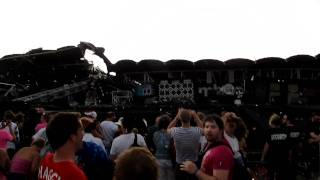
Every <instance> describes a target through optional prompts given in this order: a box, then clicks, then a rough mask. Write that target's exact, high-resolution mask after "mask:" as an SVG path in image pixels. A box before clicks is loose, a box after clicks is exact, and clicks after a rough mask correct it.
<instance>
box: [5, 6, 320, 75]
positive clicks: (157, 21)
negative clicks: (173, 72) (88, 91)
mask: <svg viewBox="0 0 320 180" xmlns="http://www.w3.org/2000/svg"><path fill="white" fill-rule="evenodd" d="M319 9H320V0H90V1H87V0H55V1H52V0H50V1H49V0H28V1H26V0H9V1H1V2H0V23H1V28H0V57H2V56H4V55H8V54H22V53H26V52H28V51H29V50H31V49H36V48H39V47H42V48H43V49H57V48H60V47H63V46H69V45H73V46H76V45H78V44H79V43H80V41H86V42H90V43H92V44H94V45H95V46H99V47H104V48H105V55H106V57H108V59H109V60H110V61H111V62H112V63H116V62H117V61H119V60H122V59H131V60H134V61H137V62H138V61H140V60H142V59H158V60H161V61H164V62H165V61H168V60H170V59H187V60H190V61H197V60H200V59H219V60H222V61H225V60H228V59H232V58H248V59H252V60H256V59H259V58H264V57H282V58H287V57H290V56H292V55H297V54H308V55H312V56H315V55H317V54H319V53H320V23H319V21H320V20H319V19H320V11H319ZM86 58H87V59H89V60H92V62H93V63H94V64H96V65H97V66H99V67H100V68H101V69H103V70H104V69H105V65H104V64H103V62H102V60H101V59H100V58H97V57H95V56H93V55H91V53H88V54H87V56H86Z"/></svg>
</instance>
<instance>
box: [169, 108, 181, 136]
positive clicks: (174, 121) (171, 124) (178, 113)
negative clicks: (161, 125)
mask: <svg viewBox="0 0 320 180" xmlns="http://www.w3.org/2000/svg"><path fill="white" fill-rule="evenodd" d="M180 111H181V109H179V110H178V112H177V115H176V117H175V118H174V119H173V120H172V121H171V122H170V124H169V125H168V128H167V131H168V133H169V134H170V132H171V128H173V127H176V125H177V122H178V121H179V120H180Z"/></svg>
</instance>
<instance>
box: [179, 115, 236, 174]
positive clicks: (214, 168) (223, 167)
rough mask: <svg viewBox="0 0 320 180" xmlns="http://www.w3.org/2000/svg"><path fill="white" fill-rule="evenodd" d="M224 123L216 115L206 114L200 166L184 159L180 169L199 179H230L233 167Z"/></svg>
mask: <svg viewBox="0 0 320 180" xmlns="http://www.w3.org/2000/svg"><path fill="white" fill-rule="evenodd" d="M223 129H224V125H223V121H222V119H221V118H220V117H219V116H217V115H208V116H207V117H206V118H205V120H204V135H205V137H206V139H207V142H208V143H207V144H206V148H205V151H204V153H205V154H204V156H203V159H202V162H201V168H200V169H198V168H197V166H196V164H195V163H194V162H192V161H184V162H183V163H182V164H181V165H180V169H181V170H182V171H185V172H187V173H189V174H193V175H195V176H196V177H197V178H198V179H201V180H231V179H232V174H233V167H234V159H233V153H232V149H231V148H230V147H229V145H228V143H227V142H226V141H225V140H224V137H223V133H224V130H223Z"/></svg>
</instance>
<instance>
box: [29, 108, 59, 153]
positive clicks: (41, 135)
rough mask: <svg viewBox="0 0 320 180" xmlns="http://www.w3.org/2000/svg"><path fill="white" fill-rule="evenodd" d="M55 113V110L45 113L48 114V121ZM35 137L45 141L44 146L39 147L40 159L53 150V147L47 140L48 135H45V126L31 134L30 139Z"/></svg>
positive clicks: (33, 139)
mask: <svg viewBox="0 0 320 180" xmlns="http://www.w3.org/2000/svg"><path fill="white" fill-rule="evenodd" d="M55 114H56V112H50V113H47V115H48V123H49V122H50V121H51V119H52V118H53V117H54V115H55ZM37 139H43V140H44V141H45V145H44V147H43V148H42V149H41V151H40V157H41V159H43V158H44V157H45V156H46V155H47V153H49V152H53V149H52V147H51V145H50V143H49V141H48V137H47V133H46V127H45V128H41V129H40V130H39V131H38V132H37V133H35V134H34V135H33V136H32V141H35V140H37Z"/></svg>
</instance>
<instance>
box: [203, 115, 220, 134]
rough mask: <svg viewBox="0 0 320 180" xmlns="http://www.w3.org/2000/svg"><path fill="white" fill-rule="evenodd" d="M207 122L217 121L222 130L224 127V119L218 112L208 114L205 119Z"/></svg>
mask: <svg viewBox="0 0 320 180" xmlns="http://www.w3.org/2000/svg"><path fill="white" fill-rule="evenodd" d="M206 122H211V123H213V122H216V124H217V126H218V127H219V129H220V130H223V129H224V125H223V121H222V119H221V118H220V117H219V116H218V115H216V114H211V115H208V116H206V118H205V119H204V124H206Z"/></svg>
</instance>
